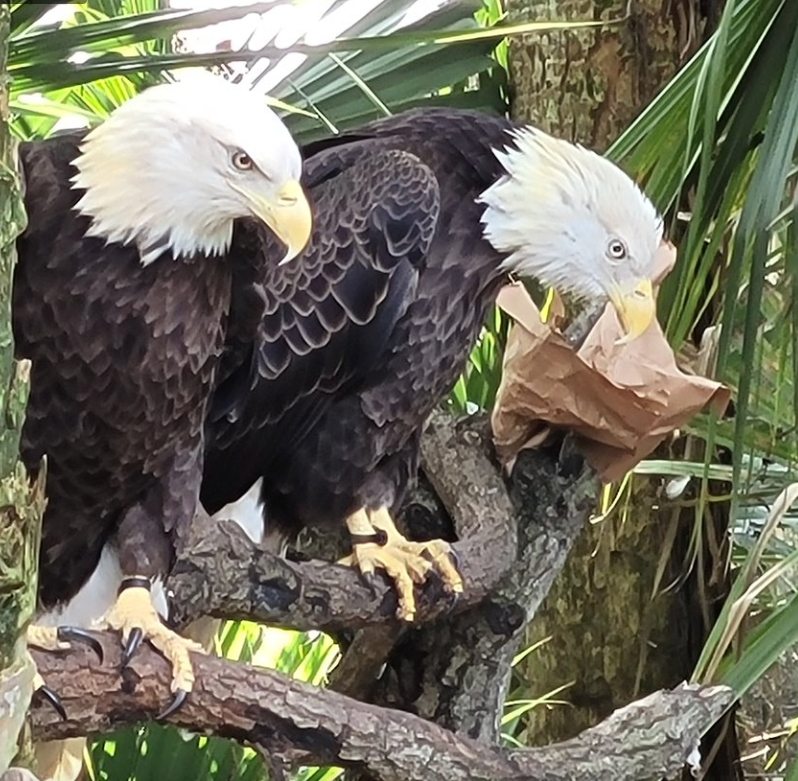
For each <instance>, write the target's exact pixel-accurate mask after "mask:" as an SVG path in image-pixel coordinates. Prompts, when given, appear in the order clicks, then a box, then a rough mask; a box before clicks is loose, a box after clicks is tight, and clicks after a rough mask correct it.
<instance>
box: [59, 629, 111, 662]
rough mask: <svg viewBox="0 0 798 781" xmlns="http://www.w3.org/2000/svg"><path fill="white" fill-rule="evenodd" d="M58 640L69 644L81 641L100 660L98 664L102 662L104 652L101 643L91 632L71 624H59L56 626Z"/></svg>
mask: <svg viewBox="0 0 798 781" xmlns="http://www.w3.org/2000/svg"><path fill="white" fill-rule="evenodd" d="M57 635H58V640H59V642H62V643H69V644H70V645H71V644H73V643H81V644H83V645H87V646H88V647H89V648H91V650H92V651H94V653H95V654H97V658H98V659H99V660H100V664H102V663H103V660H104V659H105V654H104V653H103V647H102V643H100V641H99V640H98V639H97V638H96V637H95V636H94V635H92V634H89V632H86V631H85V630H83V629H77V628H76V627H73V626H59V627H58V632H57Z"/></svg>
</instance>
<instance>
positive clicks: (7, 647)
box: [0, 4, 43, 774]
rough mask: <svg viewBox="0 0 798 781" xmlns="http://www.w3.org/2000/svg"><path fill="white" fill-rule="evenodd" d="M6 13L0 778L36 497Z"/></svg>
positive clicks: (0, 310) (1, 60) (21, 653)
mask: <svg viewBox="0 0 798 781" xmlns="http://www.w3.org/2000/svg"><path fill="white" fill-rule="evenodd" d="M9 23H10V14H9V6H8V4H2V5H0V774H2V773H3V771H5V770H6V768H7V767H8V765H9V763H10V762H11V760H12V758H13V756H14V754H15V753H16V750H17V737H18V734H19V730H20V727H21V724H22V720H23V719H24V714H25V711H26V710H27V707H28V703H29V701H30V696H31V687H32V682H33V666H32V663H31V660H30V657H29V656H28V654H27V651H26V649H25V644H24V642H23V641H22V633H23V630H24V628H25V626H26V625H27V623H28V621H29V620H30V618H31V616H32V615H33V608H34V605H35V600H36V566H37V556H38V550H39V519H40V516H41V509H42V498H43V497H42V492H41V490H39V488H38V487H35V486H34V487H31V486H29V484H28V481H27V479H26V477H25V474H24V471H23V468H22V465H21V464H20V463H19V460H18V456H17V453H18V447H19V431H20V427H21V425H22V418H23V413H24V409H25V400H26V397H27V381H26V377H27V365H25V364H20V363H16V362H15V361H14V347H13V340H12V336H11V275H12V270H13V267H14V260H15V252H14V242H15V239H16V237H17V235H18V234H19V232H20V231H21V230H22V228H23V226H24V213H23V209H22V202H21V198H20V192H19V181H18V178H17V175H16V163H15V147H14V144H13V142H12V139H11V136H10V133H9V129H8V79H7V76H6V55H7V50H8V35H9Z"/></svg>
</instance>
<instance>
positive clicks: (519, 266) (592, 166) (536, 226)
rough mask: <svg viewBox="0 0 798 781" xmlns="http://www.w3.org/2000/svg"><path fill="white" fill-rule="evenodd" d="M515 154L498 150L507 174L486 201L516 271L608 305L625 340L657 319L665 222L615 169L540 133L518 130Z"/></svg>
mask: <svg viewBox="0 0 798 781" xmlns="http://www.w3.org/2000/svg"><path fill="white" fill-rule="evenodd" d="M514 136H515V143H516V145H517V149H506V150H502V151H497V152H496V155H497V156H498V158H499V160H500V161H501V163H502V165H503V167H504V170H505V172H506V173H505V175H504V176H503V177H501V178H500V179H499V180H498V181H497V182H496V183H495V184H494V185H492V186H491V187H490V188H489V189H487V190H486V191H485V192H484V193H483V194H482V196H481V197H480V199H479V200H480V201H481V202H483V203H485V204H486V205H487V208H486V209H485V212H484V213H483V217H482V222H483V225H484V234H485V238H487V239H488V241H490V243H491V244H492V245H493V246H494V247H495V248H496V249H497V250H499V251H500V252H506V253H508V257H507V259H506V260H505V262H504V267H505V268H506V269H507V270H508V271H515V272H517V273H518V274H522V275H529V276H533V277H535V278H537V279H538V280H539V281H540V282H541V283H543V284H544V285H548V286H551V287H554V288H556V289H558V290H561V291H568V292H570V293H573V294H575V295H576V296H578V297H580V298H590V299H605V298H609V299H610V300H611V301H612V303H613V305H614V306H615V308H616V310H617V311H618V315H619V317H620V320H621V323H622V324H623V327H624V329H625V330H626V332H627V338H634V337H635V336H638V335H639V334H641V333H643V331H645V330H646V329H647V328H648V326H649V325H650V324H651V321H652V320H653V319H654V316H655V314H656V303H655V301H654V296H653V290H652V275H653V273H654V258H655V254H656V252H657V248H658V247H659V245H660V242H661V240H662V219H661V218H660V216H659V215H658V214H657V211H656V209H655V208H654V206H653V204H652V203H651V202H650V201H649V200H648V198H646V196H645V195H644V194H643V193H642V192H641V190H640V188H638V186H637V185H636V184H635V183H634V182H633V181H632V180H631V179H630V178H629V177H628V176H627V175H626V174H625V173H624V172H623V171H622V170H621V169H620V168H618V167H617V166H616V165H614V164H613V163H611V162H610V161H609V160H606V159H605V158H603V157H601V156H599V155H597V154H596V153H594V152H591V151H590V150H588V149H585V148H583V147H580V146H575V145H573V144H570V143H568V142H567V141H563V140H560V139H556V138H552V137H551V136H548V135H546V134H545V133H543V132H541V131H540V130H536V129H534V128H523V129H520V130H517V131H515V133H514Z"/></svg>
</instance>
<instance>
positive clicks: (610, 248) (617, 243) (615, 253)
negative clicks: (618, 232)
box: [607, 239, 627, 260]
mask: <svg viewBox="0 0 798 781" xmlns="http://www.w3.org/2000/svg"><path fill="white" fill-rule="evenodd" d="M626 254H627V253H626V245H625V244H624V243H623V242H622V241H621V240H620V239H610V242H609V244H607V255H609V257H611V258H612V259H613V260H623V259H624V258H625V257H626Z"/></svg>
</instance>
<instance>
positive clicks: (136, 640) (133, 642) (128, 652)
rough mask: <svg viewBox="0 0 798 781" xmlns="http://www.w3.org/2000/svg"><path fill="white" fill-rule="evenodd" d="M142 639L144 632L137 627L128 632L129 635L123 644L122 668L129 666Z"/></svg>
mask: <svg viewBox="0 0 798 781" xmlns="http://www.w3.org/2000/svg"><path fill="white" fill-rule="evenodd" d="M143 637H144V632H143V631H142V630H141V629H139V627H135V628H134V629H131V630H130V634H129V635H128V636H127V643H125V650H124V652H123V654H122V667H127V666H128V664H130V660H131V659H132V658H133V654H134V653H136V651H137V650H138V647H139V645H141V640H142V638H143Z"/></svg>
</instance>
